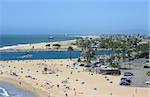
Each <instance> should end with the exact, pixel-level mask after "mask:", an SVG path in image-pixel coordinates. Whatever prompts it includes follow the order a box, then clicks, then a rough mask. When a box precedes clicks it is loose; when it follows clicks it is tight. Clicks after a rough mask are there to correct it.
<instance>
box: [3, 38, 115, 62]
mask: <svg viewBox="0 0 150 97" xmlns="http://www.w3.org/2000/svg"><path fill="white" fill-rule="evenodd" d="M50 36H52V37H53V38H52V39H49V35H0V47H4V46H12V45H17V44H27V43H40V42H51V41H65V40H71V39H75V38H77V37H74V36H66V35H50ZM111 53H115V51H109V50H101V51H97V52H96V54H97V55H104V54H106V55H108V54H111ZM80 54H81V52H80V51H73V52H71V57H72V58H79V57H80ZM24 55H32V56H31V57H23V56H24ZM66 58H70V52H66V51H40V52H31V51H30V52H0V60H38V59H66Z"/></svg>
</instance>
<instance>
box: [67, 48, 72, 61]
mask: <svg viewBox="0 0 150 97" xmlns="http://www.w3.org/2000/svg"><path fill="white" fill-rule="evenodd" d="M67 51H69V53H70V60H71V52H72V51H73V47H72V46H69V47H68V49H67Z"/></svg>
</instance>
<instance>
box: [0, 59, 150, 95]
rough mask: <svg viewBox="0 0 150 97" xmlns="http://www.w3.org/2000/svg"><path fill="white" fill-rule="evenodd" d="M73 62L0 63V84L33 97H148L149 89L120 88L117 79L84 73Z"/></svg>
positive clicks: (81, 68)
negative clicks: (12, 86) (4, 83)
mask: <svg viewBox="0 0 150 97" xmlns="http://www.w3.org/2000/svg"><path fill="white" fill-rule="evenodd" d="M76 60H77V59H72V60H70V59H51V60H23V61H0V81H4V82H8V83H11V84H14V85H15V86H17V87H20V88H23V89H25V90H27V91H30V92H32V93H33V94H34V95H35V96H36V97H150V88H144V87H129V86H120V85H119V81H120V76H110V75H100V74H96V73H90V72H87V71H86V70H85V68H83V67H79V66H76V65H73V63H75V62H76ZM44 70H45V71H44ZM111 82H112V83H111Z"/></svg>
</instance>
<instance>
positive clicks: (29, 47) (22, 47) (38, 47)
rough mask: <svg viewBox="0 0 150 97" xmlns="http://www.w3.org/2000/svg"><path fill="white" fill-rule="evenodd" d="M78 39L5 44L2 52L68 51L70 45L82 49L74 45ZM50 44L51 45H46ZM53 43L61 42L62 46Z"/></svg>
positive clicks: (0, 49)
mask: <svg viewBox="0 0 150 97" xmlns="http://www.w3.org/2000/svg"><path fill="white" fill-rule="evenodd" d="M75 41H76V40H66V41H57V42H42V43H32V44H18V45H13V46H5V47H2V48H0V52H15V51H67V49H68V47H69V46H71V47H73V49H74V50H76V51H78V50H80V49H79V48H78V47H77V46H76V45H73V43H75ZM47 44H50V46H46V45H47ZM53 44H60V45H61V47H60V48H59V49H57V48H56V47H54V46H53Z"/></svg>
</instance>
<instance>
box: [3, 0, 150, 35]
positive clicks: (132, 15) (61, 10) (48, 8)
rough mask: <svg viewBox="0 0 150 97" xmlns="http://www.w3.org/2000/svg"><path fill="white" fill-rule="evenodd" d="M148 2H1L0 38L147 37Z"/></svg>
mask: <svg viewBox="0 0 150 97" xmlns="http://www.w3.org/2000/svg"><path fill="white" fill-rule="evenodd" d="M148 4H149V2H148V0H0V34H147V33H148V32H149V25H148V23H149V21H148V20H149V19H148V15H149V13H148V9H149V8H148V7H149V6H148Z"/></svg>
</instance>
